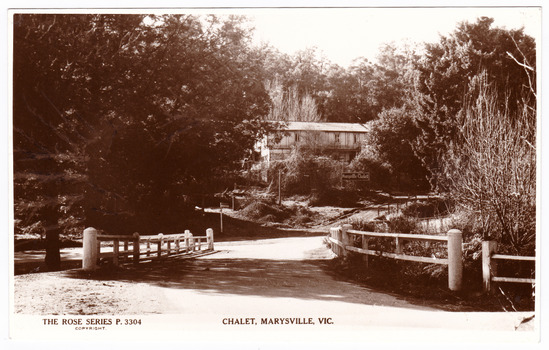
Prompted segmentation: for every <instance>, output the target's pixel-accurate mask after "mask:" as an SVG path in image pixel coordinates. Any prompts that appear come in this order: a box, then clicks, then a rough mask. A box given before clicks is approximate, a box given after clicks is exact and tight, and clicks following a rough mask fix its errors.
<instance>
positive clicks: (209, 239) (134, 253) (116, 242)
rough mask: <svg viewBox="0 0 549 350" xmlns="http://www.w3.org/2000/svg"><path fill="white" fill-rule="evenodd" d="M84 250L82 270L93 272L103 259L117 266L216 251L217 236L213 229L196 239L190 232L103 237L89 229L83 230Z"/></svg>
mask: <svg viewBox="0 0 549 350" xmlns="http://www.w3.org/2000/svg"><path fill="white" fill-rule="evenodd" d="M83 250H84V254H83V258H82V269H84V270H94V269H96V268H98V266H99V264H100V261H101V260H111V261H112V263H113V265H115V266H118V265H120V264H123V263H130V262H131V263H134V264H138V263H140V262H147V261H153V260H158V259H164V258H167V257H176V256H182V255H190V254H196V253H198V252H208V251H213V250H214V235H213V230H212V229H207V230H206V235H205V236H194V235H193V234H192V233H191V232H190V231H189V230H186V231H185V233H179V234H169V235H164V234H162V233H160V234H158V235H146V236H140V235H139V234H138V233H134V234H133V235H131V236H128V235H100V234H99V233H98V231H97V230H96V229H94V228H91V227H90V228H87V229H85V230H84V239H83Z"/></svg>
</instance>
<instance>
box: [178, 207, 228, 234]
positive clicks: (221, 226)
mask: <svg viewBox="0 0 549 350" xmlns="http://www.w3.org/2000/svg"><path fill="white" fill-rule="evenodd" d="M219 226H220V230H219V232H221V233H223V205H222V203H219ZM185 232H186V231H185Z"/></svg>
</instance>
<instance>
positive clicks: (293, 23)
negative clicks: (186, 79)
mask: <svg viewBox="0 0 549 350" xmlns="http://www.w3.org/2000/svg"><path fill="white" fill-rule="evenodd" d="M244 13H246V14H248V15H249V16H250V17H251V18H252V19H253V23H254V25H255V35H256V37H255V40H256V42H258V43H259V42H268V43H270V44H271V45H272V46H274V47H276V48H278V49H279V50H280V51H282V52H285V53H288V54H293V53H294V52H295V51H297V50H303V49H305V48H308V47H317V48H318V49H319V50H320V51H321V52H322V53H323V54H324V55H325V56H326V58H328V59H329V60H330V61H332V62H334V63H337V64H339V65H341V66H344V67H347V66H348V65H349V64H350V63H351V62H352V60H353V59H355V58H357V57H365V58H367V59H368V60H370V61H375V58H376V55H377V52H378V49H379V47H380V45H382V44H383V43H388V42H395V43H397V44H398V43H401V42H403V41H409V42H417V43H421V42H437V41H438V40H439V34H442V35H447V34H449V33H451V32H452V31H453V30H454V29H456V26H457V24H458V23H459V22H461V21H464V20H466V21H469V22H474V21H476V19H477V18H478V17H481V16H487V17H492V18H494V20H495V21H494V26H497V27H504V28H507V29H519V28H521V27H523V28H524V30H525V32H526V33H527V34H529V35H531V36H534V37H536V36H537V35H538V33H539V32H540V26H541V24H540V23H541V11H540V10H539V9H535V8H516V7H515V8H509V7H508V8H391V9H388V8H369V9H366V8H351V9H348V8H347V9H333V8H318V9H264V10H253V11H250V12H249V13H248V12H246V11H244Z"/></svg>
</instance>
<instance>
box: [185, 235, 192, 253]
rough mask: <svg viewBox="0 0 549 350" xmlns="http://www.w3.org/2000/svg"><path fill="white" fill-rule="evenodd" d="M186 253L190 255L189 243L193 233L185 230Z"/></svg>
mask: <svg viewBox="0 0 549 350" xmlns="http://www.w3.org/2000/svg"><path fill="white" fill-rule="evenodd" d="M184 235H185V236H184V237H185V253H188V252H189V250H190V247H191V246H190V242H189V236H190V235H191V231H189V230H185V234H184Z"/></svg>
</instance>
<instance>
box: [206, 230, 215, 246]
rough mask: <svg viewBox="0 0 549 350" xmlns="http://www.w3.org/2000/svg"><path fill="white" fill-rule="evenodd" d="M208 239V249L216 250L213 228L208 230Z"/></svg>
mask: <svg viewBox="0 0 549 350" xmlns="http://www.w3.org/2000/svg"><path fill="white" fill-rule="evenodd" d="M206 237H208V249H209V250H214V231H213V230H212V229H211V228H209V229H207V230H206Z"/></svg>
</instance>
